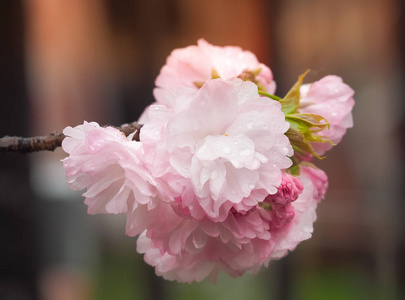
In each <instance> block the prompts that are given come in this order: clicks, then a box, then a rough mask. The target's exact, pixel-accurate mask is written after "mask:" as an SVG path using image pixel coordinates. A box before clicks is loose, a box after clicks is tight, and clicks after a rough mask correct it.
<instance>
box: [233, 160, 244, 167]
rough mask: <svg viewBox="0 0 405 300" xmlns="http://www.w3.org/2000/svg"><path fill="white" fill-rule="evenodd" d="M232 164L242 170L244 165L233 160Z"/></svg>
mask: <svg viewBox="0 0 405 300" xmlns="http://www.w3.org/2000/svg"><path fill="white" fill-rule="evenodd" d="M231 164H233V166H234V167H235V168H242V163H241V162H240V161H239V160H232V161H231Z"/></svg>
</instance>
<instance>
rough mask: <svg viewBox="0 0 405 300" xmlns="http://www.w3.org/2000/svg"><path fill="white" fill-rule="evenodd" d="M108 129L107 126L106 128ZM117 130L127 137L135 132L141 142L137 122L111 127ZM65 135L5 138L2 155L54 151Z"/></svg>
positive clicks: (1, 140)
mask: <svg viewBox="0 0 405 300" xmlns="http://www.w3.org/2000/svg"><path fill="white" fill-rule="evenodd" d="M105 127H107V126H105ZM111 127H114V128H117V129H118V130H119V131H121V132H122V133H124V134H125V135H126V136H128V135H130V134H131V133H133V132H135V135H134V137H133V140H136V141H139V131H140V129H141V127H142V126H141V125H139V124H138V123H137V122H133V123H130V124H124V125H121V126H120V127H115V126H111ZM64 138H65V135H64V134H63V133H61V132H57V131H55V132H52V133H51V134H50V135H46V136H35V137H18V136H5V137H2V138H0V153H19V154H24V153H30V152H37V151H44V150H48V151H54V150H55V149H56V148H58V147H60V146H61V145H62V141H63V139H64Z"/></svg>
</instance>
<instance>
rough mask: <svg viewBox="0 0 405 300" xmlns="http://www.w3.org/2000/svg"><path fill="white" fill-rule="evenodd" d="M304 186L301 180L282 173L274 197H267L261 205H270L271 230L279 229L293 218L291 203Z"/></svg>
mask: <svg viewBox="0 0 405 300" xmlns="http://www.w3.org/2000/svg"><path fill="white" fill-rule="evenodd" d="M303 189H304V186H303V185H302V183H301V180H300V179H299V178H297V177H294V176H292V175H289V174H285V173H283V181H282V182H281V184H280V186H279V187H278V191H277V193H276V194H274V195H268V196H267V197H266V199H265V200H264V202H263V205H264V206H266V205H270V208H271V210H270V219H271V223H270V224H271V225H270V226H271V228H281V227H283V226H284V225H285V224H286V223H289V222H290V221H291V220H292V219H293V218H294V215H295V213H294V208H293V205H292V202H294V201H295V200H297V198H298V196H299V195H300V194H301V193H302V191H303Z"/></svg>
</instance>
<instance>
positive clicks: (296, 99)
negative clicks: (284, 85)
mask: <svg viewBox="0 0 405 300" xmlns="http://www.w3.org/2000/svg"><path fill="white" fill-rule="evenodd" d="M308 72H309V70H307V71H306V72H305V73H304V74H302V75H300V76H299V77H298V81H297V82H296V83H295V84H294V86H293V87H292V88H291V89H290V91H289V92H288V93H287V95H286V96H285V97H284V98H283V99H281V100H280V103H281V110H282V111H283V113H284V114H293V113H294V112H295V111H296V110H297V108H298V106H299V104H300V97H301V94H300V87H301V85H302V82H303V80H304V77H305V76H306V75H307V74H308Z"/></svg>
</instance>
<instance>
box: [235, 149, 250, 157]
mask: <svg viewBox="0 0 405 300" xmlns="http://www.w3.org/2000/svg"><path fill="white" fill-rule="evenodd" d="M252 153H253V151H252V149H243V150H240V151H239V153H238V154H239V155H240V156H249V155H252Z"/></svg>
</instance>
